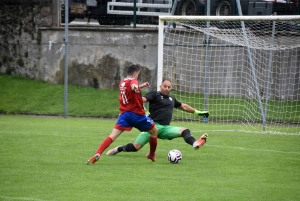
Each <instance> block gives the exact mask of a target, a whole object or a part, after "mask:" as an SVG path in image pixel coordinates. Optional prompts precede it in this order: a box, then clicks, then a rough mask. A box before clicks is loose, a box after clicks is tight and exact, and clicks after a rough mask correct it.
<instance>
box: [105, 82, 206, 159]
mask: <svg viewBox="0 0 300 201" xmlns="http://www.w3.org/2000/svg"><path fill="white" fill-rule="evenodd" d="M171 87H172V84H171V81H170V80H168V79H165V80H164V81H163V82H162V83H161V85H160V91H153V92H149V93H148V94H146V95H145V96H143V97H142V99H143V102H149V111H150V115H149V117H151V118H152V119H153V120H154V122H155V124H156V126H157V128H158V138H159V139H167V140H172V139H174V138H178V137H182V138H183V140H184V141H185V142H186V143H187V144H189V145H191V146H193V148H194V149H196V150H197V149H199V148H200V147H201V146H203V145H204V144H205V142H206V140H207V138H208V135H207V134H206V133H205V134H203V135H202V136H201V137H200V138H199V139H198V140H196V139H195V138H194V136H193V135H192V134H191V132H190V130H189V129H188V128H184V127H175V126H170V122H171V119H172V113H173V108H177V109H180V110H183V111H185V112H188V113H194V114H196V115H199V116H204V117H208V116H209V112H208V111H198V110H196V109H194V108H192V107H191V106H189V105H187V104H185V103H181V102H179V101H177V100H176V99H175V98H174V97H172V96H170V95H169V93H170V91H171ZM149 138H150V134H149V133H148V132H141V133H140V134H139V136H138V137H137V139H136V140H135V142H134V143H129V144H126V145H124V146H118V147H115V148H113V149H111V150H109V151H108V152H107V153H106V155H109V156H112V155H115V154H117V153H119V152H122V151H124V152H136V151H138V150H140V149H141V148H142V147H143V146H144V145H145V144H147V143H148V142H149ZM148 155H149V154H147V155H146V157H147V158H149V159H151V160H152V161H155V160H156V157H152V158H150V157H148Z"/></svg>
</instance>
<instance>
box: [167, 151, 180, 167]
mask: <svg viewBox="0 0 300 201" xmlns="http://www.w3.org/2000/svg"><path fill="white" fill-rule="evenodd" d="M181 159H182V154H181V152H180V151H179V150H177V149H172V150H171V151H169V153H168V161H170V163H173V164H175V163H179V162H180V161H181Z"/></svg>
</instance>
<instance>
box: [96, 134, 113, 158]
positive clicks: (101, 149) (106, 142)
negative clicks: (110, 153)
mask: <svg viewBox="0 0 300 201" xmlns="http://www.w3.org/2000/svg"><path fill="white" fill-rule="evenodd" d="M112 142H113V140H112V139H111V138H110V137H106V138H105V139H104V140H103V142H102V143H101V144H100V146H99V148H98V150H97V153H96V154H100V155H101V154H102V153H103V152H104V151H105V149H107V147H109V145H110V144H111V143H112Z"/></svg>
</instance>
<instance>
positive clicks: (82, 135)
mask: <svg viewBox="0 0 300 201" xmlns="http://www.w3.org/2000/svg"><path fill="white" fill-rule="evenodd" d="M114 123H115V120H114V119H113V120H107V119H84V118H67V119H64V118H61V117H35V116H0V128H1V129H0V141H1V146H0V147H1V148H0V163H1V171H0V178H1V184H0V185H1V187H0V200H9V201H11V200H32V201H74V200H78V201H79V200H80V201H82V200H103V201H110V200H118V201H119V200H130V201H141V200H146V201H148V200H149V201H152V200H158V201H164V200H170V201H171V200H172V201H174V200H179V201H181V200H182V201H193V200H195V201H198V200H215V201H220V200H228V201H232V200H237V201H243V200H245V201H252V200H253V201H259V200H261V201H266V200H272V201H274V200H278V201H285V200H286V201H288V200H289V201H291V200H295V201H296V200H300V191H299V189H300V136H299V135H297V134H294V135H292V134H291V135H282V134H262V133H250V132H221V131H220V132H217V131H214V132H209V133H208V135H209V139H208V141H207V143H206V144H205V146H203V147H201V148H200V149H199V150H198V151H195V150H193V149H192V147H191V146H189V145H187V144H186V143H185V142H184V141H183V139H182V138H177V139H175V140H172V141H168V140H159V142H158V147H157V161H156V162H155V163H153V162H151V161H150V160H148V159H146V157H145V154H146V153H147V152H148V151H149V146H148V145H147V146H145V147H144V148H143V149H141V150H140V151H139V152H136V153H124V152H123V153H120V154H118V155H115V156H106V155H103V156H102V157H101V159H100V160H99V161H98V162H97V163H96V164H95V165H93V166H86V165H85V161H86V160H87V159H88V158H89V157H91V156H92V155H93V154H94V153H95V151H96V149H97V148H98V145H99V143H100V142H101V141H102V140H103V139H104V137H106V136H107V135H108V134H109V133H110V132H111V130H112V128H113V125H114ZM173 125H178V126H185V127H188V128H189V129H190V130H191V131H192V133H193V135H194V136H195V138H197V139H198V138H199V136H200V135H202V134H203V133H204V132H203V131H204V130H212V128H211V127H212V126H214V124H210V123H208V124H204V123H203V124H202V125H200V126H197V127H196V126H195V127H193V125H192V124H185V123H178V122H174V123H173ZM232 126H234V125H232ZM199 128H201V129H199ZM232 129H233V130H234V128H232ZM202 130H203V131H202ZM218 130H224V129H222V128H218ZM137 135H138V131H137V130H136V129H134V130H132V131H131V132H125V133H123V134H122V135H121V136H120V137H119V138H118V139H117V141H116V142H114V143H113V144H112V146H111V147H110V148H112V147H114V146H118V145H122V144H126V143H128V142H133V141H134V140H135V138H136V136H137ZM171 149H178V150H180V151H181V152H182V155H183V159H182V161H181V162H180V163H179V164H170V163H169V162H168V161H167V153H168V151H169V150H171ZM105 153H106V152H105Z"/></svg>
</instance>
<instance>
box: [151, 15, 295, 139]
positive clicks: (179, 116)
mask: <svg viewBox="0 0 300 201" xmlns="http://www.w3.org/2000/svg"><path fill="white" fill-rule="evenodd" d="M157 69H158V70H157V89H158V90H159V85H160V84H161V82H162V80H163V79H170V80H171V82H172V86H173V87H172V88H173V89H172V92H171V94H172V95H174V97H176V98H177V99H178V100H179V101H181V102H184V103H187V104H189V105H191V106H192V107H195V108H197V109H199V110H208V111H210V117H209V120H208V121H209V123H211V124H213V123H216V124H226V125H230V124H235V125H240V128H241V130H248V131H258V132H276V133H277V132H278V133H296V134H300V16H299V15H293V16H160V17H159V42H158V67H157ZM173 120H181V121H190V122H196V123H202V122H203V119H199V117H197V116H195V115H193V114H188V113H185V112H182V111H179V110H178V111H177V110H176V111H175V112H174V115H173ZM205 122H206V120H205Z"/></svg>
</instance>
